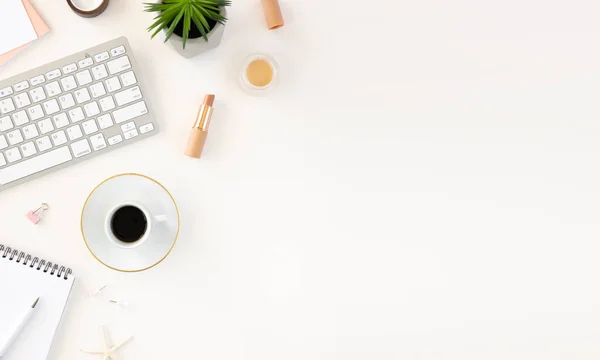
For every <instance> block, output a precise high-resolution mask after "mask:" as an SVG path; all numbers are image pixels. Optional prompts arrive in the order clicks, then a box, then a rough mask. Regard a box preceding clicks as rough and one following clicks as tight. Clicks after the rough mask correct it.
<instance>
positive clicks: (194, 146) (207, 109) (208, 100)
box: [185, 94, 215, 159]
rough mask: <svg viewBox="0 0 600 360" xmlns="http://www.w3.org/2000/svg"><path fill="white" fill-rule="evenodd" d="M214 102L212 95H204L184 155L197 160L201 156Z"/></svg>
mask: <svg viewBox="0 0 600 360" xmlns="http://www.w3.org/2000/svg"><path fill="white" fill-rule="evenodd" d="M214 102H215V96H214V95H212V94H209V95H206V96H205V97H204V101H203V102H202V105H200V108H199V109H198V114H197V115H196V121H195V122H194V126H192V131H191V133H190V137H189V138H188V143H187V146H186V148H185V155H187V156H190V157H193V158H197V159H199V158H200V156H202V150H203V149H204V143H205V142H206V135H208V127H209V125H210V118H211V117H212V113H213V103H214Z"/></svg>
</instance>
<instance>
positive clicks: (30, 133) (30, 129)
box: [23, 124, 40, 140]
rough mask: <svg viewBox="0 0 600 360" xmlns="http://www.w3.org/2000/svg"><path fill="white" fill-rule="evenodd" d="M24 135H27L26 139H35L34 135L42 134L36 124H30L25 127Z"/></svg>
mask: <svg viewBox="0 0 600 360" xmlns="http://www.w3.org/2000/svg"><path fill="white" fill-rule="evenodd" d="M23 135H25V139H26V140H29V139H33V138H34V137H38V136H40V134H39V133H38V131H37V128H36V127H35V124H29V125H27V126H24V127H23Z"/></svg>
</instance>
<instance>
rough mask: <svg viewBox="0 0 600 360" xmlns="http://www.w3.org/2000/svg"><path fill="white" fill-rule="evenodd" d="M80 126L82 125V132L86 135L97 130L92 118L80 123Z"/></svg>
mask: <svg viewBox="0 0 600 360" xmlns="http://www.w3.org/2000/svg"><path fill="white" fill-rule="evenodd" d="M81 126H82V127H83V132H84V133H85V134H86V135H89V134H93V133H95V132H96V131H98V126H97V125H96V121H95V120H94V119H92V120H88V121H86V122H84V123H82V124H81Z"/></svg>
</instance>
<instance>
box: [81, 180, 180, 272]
mask: <svg viewBox="0 0 600 360" xmlns="http://www.w3.org/2000/svg"><path fill="white" fill-rule="evenodd" d="M124 202H134V203H139V204H142V205H144V206H145V207H146V208H147V209H148V210H149V211H150V212H151V213H153V214H162V215H165V216H166V220H165V221H164V222H161V223H159V224H157V226H153V227H152V230H151V233H149V234H148V237H147V238H146V240H145V241H144V242H143V243H141V244H140V245H139V246H137V247H134V248H124V247H122V246H117V244H115V243H114V242H113V241H112V240H111V239H109V236H108V235H107V233H106V227H105V226H106V218H107V215H108V214H109V213H110V211H111V210H112V209H114V208H115V206H118V205H120V204H122V203H124ZM81 234H82V235H83V240H84V242H85V244H86V246H87V247H88V249H89V250H90V252H91V253H92V255H93V256H94V257H95V258H96V260H98V261H100V262H101V263H102V264H103V265H105V266H107V267H109V268H111V269H113V270H117V271H124V272H135V271H143V270H147V269H149V268H151V267H153V266H155V265H157V264H158V263H160V262H161V261H163V260H164V259H165V258H166V257H167V255H169V253H170V252H171V250H172V249H173V246H175V242H176V241H177V236H178V235H179V210H178V209H177V204H175V200H174V199H173V197H172V196H171V194H170V193H169V191H167V189H165V187H164V186H162V185H161V184H160V183H158V182H157V181H156V180H154V179H151V178H149V177H147V176H144V175H140V174H120V175H115V176H113V177H110V178H108V179H106V180H104V181H103V182H102V183H100V185H98V186H97V187H96V188H95V189H94V190H93V191H92V193H91V194H90V195H89V196H88V198H87V200H86V201H85V204H83V210H82V211H81Z"/></svg>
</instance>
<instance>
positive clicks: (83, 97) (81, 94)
mask: <svg viewBox="0 0 600 360" xmlns="http://www.w3.org/2000/svg"><path fill="white" fill-rule="evenodd" d="M75 98H76V99H77V103H78V104H83V103H84V102H86V101H90V99H91V98H90V93H89V92H88V89H86V88H81V89H79V90H77V91H75Z"/></svg>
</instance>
